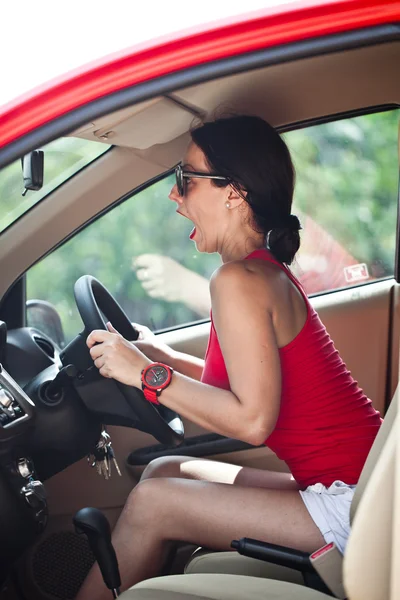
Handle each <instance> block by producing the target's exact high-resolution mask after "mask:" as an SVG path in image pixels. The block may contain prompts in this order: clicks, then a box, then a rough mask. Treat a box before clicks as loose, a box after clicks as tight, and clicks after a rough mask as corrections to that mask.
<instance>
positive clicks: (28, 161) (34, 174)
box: [21, 150, 44, 195]
mask: <svg viewBox="0 0 400 600" xmlns="http://www.w3.org/2000/svg"><path fill="white" fill-rule="evenodd" d="M21 162H22V175H23V178H24V188H25V192H24V194H23V195H25V194H26V191H27V190H35V191H37V190H40V189H41V187H42V186H43V164H44V152H43V150H33V151H32V152H29V154H26V155H25V156H23V157H22V159H21Z"/></svg>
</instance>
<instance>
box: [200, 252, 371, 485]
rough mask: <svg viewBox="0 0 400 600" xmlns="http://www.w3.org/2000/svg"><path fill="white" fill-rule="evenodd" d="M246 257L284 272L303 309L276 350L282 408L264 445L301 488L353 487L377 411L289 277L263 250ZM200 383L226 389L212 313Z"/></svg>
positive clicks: (292, 277)
mask: <svg viewBox="0 0 400 600" xmlns="http://www.w3.org/2000/svg"><path fill="white" fill-rule="evenodd" d="M252 258H258V259H263V260H267V261H269V262H272V263H274V264H275V265H277V266H278V267H279V268H280V269H282V270H283V271H285V273H286V274H287V276H288V277H289V279H290V280H291V281H292V282H293V284H294V285H295V286H296V287H297V288H298V289H299V291H300V292H301V294H302V296H303V298H304V301H305V303H306V306H307V319H306V322H305V324H304V326H303V328H302V330H301V331H300V333H299V334H298V335H297V336H296V337H295V338H294V339H293V340H292V341H291V342H290V343H289V344H287V345H286V346H284V347H283V348H280V349H279V356H280V362H281V372H282V392H281V405H280V411H279V416H278V420H277V423H276V426H275V429H274V431H273V432H272V433H271V435H270V436H269V437H268V438H267V440H266V441H265V444H266V445H267V446H268V447H269V448H271V450H273V451H274V452H275V453H276V455H277V456H278V457H279V458H280V459H282V460H284V461H285V462H286V464H287V465H288V467H289V469H290V470H291V473H292V475H293V477H294V478H295V480H296V481H297V483H298V484H299V486H300V487H301V488H302V489H304V488H306V487H307V486H309V485H312V484H314V483H322V484H323V485H325V486H330V485H331V484H332V482H333V481H335V480H337V479H338V480H341V481H343V482H345V483H347V484H349V485H354V484H356V483H357V482H358V479H359V476H360V473H361V470H362V468H363V465H364V462H365V460H366V458H367V455H368V452H369V450H370V448H371V445H372V443H373V441H374V439H375V436H376V434H377V432H378V429H379V427H380V425H381V422H382V420H381V418H380V416H379V413H378V412H377V411H376V410H375V409H374V408H373V406H372V403H371V401H370V400H369V399H368V398H367V397H366V395H365V394H364V393H363V391H362V390H361V389H360V388H359V386H358V384H357V382H356V381H355V380H354V379H353V378H352V376H351V374H350V372H349V371H348V369H347V368H346V365H345V364H344V362H343V360H342V359H341V358H340V356H339V353H338V351H337V350H336V348H335V346H334V345H333V342H332V340H331V338H330V337H329V335H328V333H327V331H326V329H325V327H324V325H323V324H322V322H321V320H320V318H319V316H318V314H317V312H316V311H315V310H314V308H313V307H312V306H311V304H310V302H309V300H308V298H307V295H306V293H305V292H304V290H303V289H302V287H301V285H300V283H299V282H298V281H297V279H296V278H295V277H294V275H292V273H291V272H290V271H289V269H288V268H287V267H285V266H284V265H282V264H281V263H280V262H278V261H277V260H276V259H275V258H273V257H272V255H271V253H270V252H268V250H264V249H261V250H256V251H255V252H252V253H251V254H249V256H247V257H246V259H247V260H248V259H252ZM201 380H202V381H203V382H204V383H208V384H209V385H212V386H215V387H220V388H224V389H228V390H229V389H230V386H229V378H228V373H227V371H226V368H225V363H224V358H223V356H222V352H221V348H220V346H219V342H218V337H217V333H216V331H215V328H214V323H213V321H212V315H211V332H210V338H209V341H208V347H207V352H206V356H205V366H204V370H203V374H202V379H201ZM266 401H268V399H267V398H266Z"/></svg>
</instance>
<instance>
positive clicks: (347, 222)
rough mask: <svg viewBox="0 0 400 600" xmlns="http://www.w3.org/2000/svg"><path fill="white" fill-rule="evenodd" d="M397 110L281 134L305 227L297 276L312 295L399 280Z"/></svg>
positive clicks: (296, 206)
mask: <svg viewBox="0 0 400 600" xmlns="http://www.w3.org/2000/svg"><path fill="white" fill-rule="evenodd" d="M399 112H400V111H399V110H397V109H396V110H391V111H386V112H381V113H375V114H370V115H363V116H359V117H354V118H352V119H343V120H340V121H333V122H331V123H325V124H322V125H316V126H313V127H308V128H305V129H301V130H297V131H291V132H289V133H287V134H285V135H284V138H285V141H286V143H287V144H288V146H289V149H290V151H291V155H292V158H293V162H294V164H295V168H296V187H295V196H294V204H293V209H292V212H293V213H294V214H297V215H298V216H299V218H300V221H301V223H302V227H303V231H302V232H301V233H302V235H301V248H300V251H299V252H298V254H297V258H296V261H295V263H294V264H293V270H294V272H295V273H296V275H297V276H298V277H299V279H300V280H301V282H302V284H303V286H304V288H305V290H306V291H307V293H308V294H316V293H321V292H326V291H329V290H336V289H340V288H345V287H351V286H354V285H360V284H361V283H365V282H368V281H373V280H377V279H381V278H385V277H392V276H393V274H394V262H395V245H396V222H397V196H398V179H399V165H398V150H397V143H398V129H399V128H398V125H399Z"/></svg>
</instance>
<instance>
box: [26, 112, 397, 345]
mask: <svg viewBox="0 0 400 600" xmlns="http://www.w3.org/2000/svg"><path fill="white" fill-rule="evenodd" d="M398 120H399V111H398V110H392V111H386V112H381V113H376V114H371V115H364V116H359V117H355V118H351V119H343V120H339V121H334V122H331V123H326V124H321V125H316V126H313V127H308V128H305V129H301V130H297V131H291V132H289V133H287V134H285V136H284V137H285V140H286V142H287V143H288V146H289V148H290V151H291V154H292V157H293V161H294V164H295V168H296V173H297V181H296V188H295V199H294V206H293V213H294V214H297V215H298V216H299V218H300V221H301V223H302V227H303V230H302V232H301V238H302V241H301V248H300V251H299V253H298V255H297V258H296V261H295V262H294V264H293V270H294V272H295V274H296V275H297V276H298V278H299V279H300V281H301V282H302V284H303V286H304V287H305V289H306V291H307V293H309V294H316V293H323V292H326V291H330V290H335V289H341V288H345V287H350V286H354V285H360V284H362V283H365V282H368V281H373V280H377V279H380V278H385V277H391V276H393V273H394V260H395V239H396V220H397V194H398V174H399V169H398V162H397V161H398V158H397V131H398ZM172 185H173V178H172V177H171V176H169V177H166V178H164V179H162V180H160V181H158V182H157V183H154V184H152V185H151V186H149V187H147V188H146V189H144V190H142V191H140V192H139V193H136V194H133V195H132V197H130V198H128V199H127V200H126V201H125V202H124V203H122V204H120V205H119V206H117V207H115V208H114V209H113V210H111V211H110V212H108V213H107V214H106V215H104V216H103V217H101V218H100V219H98V220H97V221H95V222H94V223H92V224H91V225H89V226H88V227H86V228H85V229H84V230H83V231H81V232H79V233H78V234H77V235H75V237H74V238H72V239H71V240H70V241H68V242H67V243H65V244H64V245H63V246H62V247H60V248H59V249H57V250H55V251H54V252H53V253H52V254H50V255H49V256H47V257H46V258H44V259H43V260H42V261H41V262H40V263H38V264H37V265H35V266H34V267H32V268H31V269H30V271H29V272H28V273H27V298H28V324H30V325H33V326H37V327H39V328H41V329H43V330H44V331H46V326H48V331H47V332H48V333H49V334H50V335H51V337H53V339H54V340H55V341H57V340H58V339H62V338H63V335H64V339H65V341H68V340H70V339H72V337H73V336H75V335H76V334H77V333H78V331H80V330H81V328H82V323H81V320H80V317H79V314H78V312H77V309H76V307H75V302H74V298H73V286H74V283H75V281H76V280H77V279H78V278H79V277H80V276H81V275H84V274H91V275H93V276H94V277H96V278H97V279H99V280H100V281H101V282H102V283H103V284H104V285H105V286H106V287H107V288H108V289H109V290H110V292H111V293H112V294H113V295H114V296H115V297H116V298H117V300H118V301H119V303H120V304H121V305H122V307H123V308H124V310H125V312H126V313H127V314H128V316H129V318H130V319H131V320H132V321H134V322H139V323H142V324H144V325H147V326H148V327H150V328H151V329H152V330H159V329H163V328H166V327H174V326H181V325H183V324H185V323H189V322H193V321H196V320H199V319H204V318H207V317H208V315H209V309H210V298H209V288H208V280H209V277H210V275H211V273H212V272H213V271H214V270H215V268H217V266H218V265H219V264H220V259H219V257H218V255H216V254H213V255H209V254H199V253H198V252H197V251H196V249H195V246H194V244H193V243H192V242H191V241H190V239H189V234H190V230H191V227H192V225H191V223H190V221H188V220H187V219H185V218H183V217H179V216H177V215H176V214H175V209H176V207H175V204H174V203H172V202H170V201H169V200H168V193H169V191H170V189H171V187H172ZM49 279H50V281H52V282H53V285H51V286H49V285H48V281H49ZM46 303H49V304H46ZM52 307H54V308H55V309H56V310H55V311H54V309H53V310H51V308H52ZM60 319H61V323H60ZM61 329H63V330H64V334H62V333H61Z"/></svg>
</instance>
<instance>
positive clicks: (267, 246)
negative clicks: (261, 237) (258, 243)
mask: <svg viewBox="0 0 400 600" xmlns="http://www.w3.org/2000/svg"><path fill="white" fill-rule="evenodd" d="M272 231H273V229H270V230H269V231H268V233H267V235H266V237H265V247H266V248H267V250H271V248H270V246H269V236H270V235H271V232H272Z"/></svg>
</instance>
